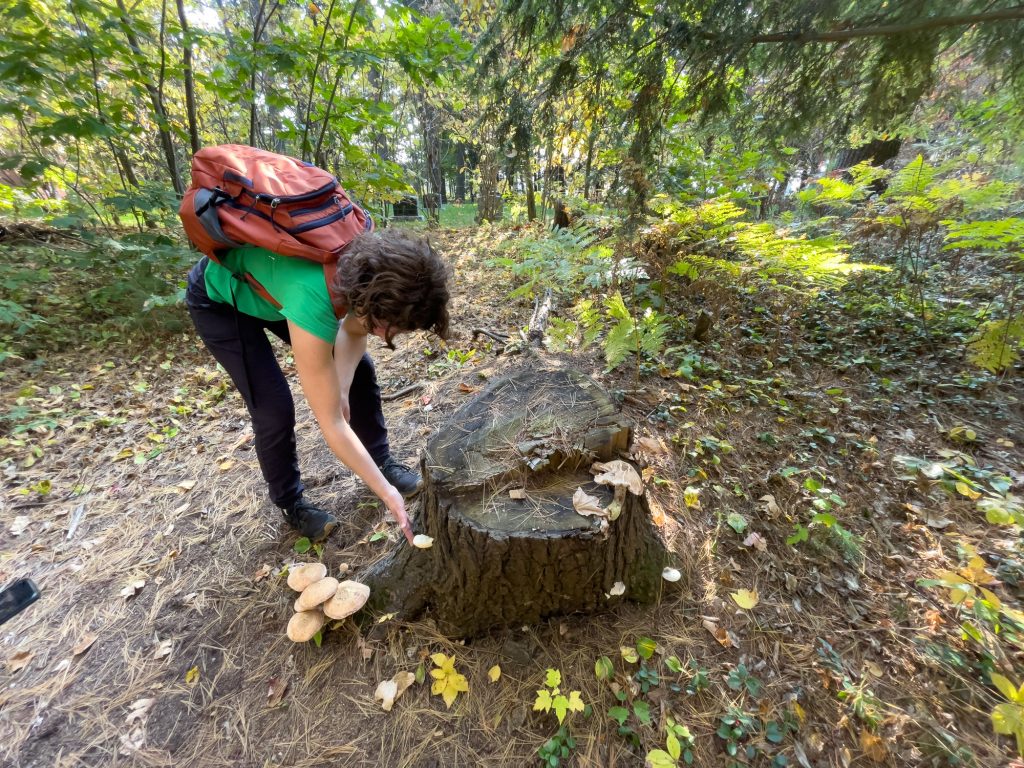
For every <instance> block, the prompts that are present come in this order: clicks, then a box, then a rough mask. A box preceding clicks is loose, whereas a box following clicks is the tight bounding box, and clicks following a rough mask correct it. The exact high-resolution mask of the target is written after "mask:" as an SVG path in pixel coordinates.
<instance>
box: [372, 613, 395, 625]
mask: <svg viewBox="0 0 1024 768" xmlns="http://www.w3.org/2000/svg"><path fill="white" fill-rule="evenodd" d="M397 615H398V614H397V613H385V614H384V615H383V616H380V617H379V618H378V619H377V623H378V624H383V623H384V622H385V621H391V620H392V619H393V618H395V616H397Z"/></svg>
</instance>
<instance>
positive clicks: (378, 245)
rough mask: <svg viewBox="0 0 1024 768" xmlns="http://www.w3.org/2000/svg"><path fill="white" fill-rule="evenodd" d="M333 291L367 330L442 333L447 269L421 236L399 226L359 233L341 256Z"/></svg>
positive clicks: (445, 325)
mask: <svg viewBox="0 0 1024 768" xmlns="http://www.w3.org/2000/svg"><path fill="white" fill-rule="evenodd" d="M333 288H334V292H335V294H336V295H337V296H338V297H339V298H341V297H343V298H344V299H345V301H346V303H347V304H348V309H349V311H350V312H353V313H354V314H355V315H356V317H359V318H361V319H363V320H364V321H365V322H366V326H367V328H369V329H371V330H372V329H373V328H374V327H384V328H386V329H387V332H386V336H387V338H386V339H385V341H386V343H387V345H388V346H389V347H391V348H392V349H394V346H393V345H392V343H391V340H392V339H393V338H394V337H395V336H396V335H397V334H399V333H402V332H404V331H417V330H424V331H433V332H434V333H436V334H437V335H438V336H440V337H441V338H442V339H445V338H447V337H448V299H449V292H448V269H447V267H446V266H445V264H444V262H443V261H441V257H440V256H439V255H438V254H437V251H435V250H434V249H433V248H432V247H431V245H430V242H429V241H428V240H427V239H426V238H422V237H416V236H415V235H412V234H410V233H408V232H406V231H404V230H401V229H385V230H384V231H383V232H380V233H377V234H370V233H367V234H365V235H360V236H359V237H357V238H356V239H355V240H353V241H352V244H351V245H350V246H349V247H348V248H346V249H345V252H344V253H342V254H341V259H340V260H339V261H338V271H337V273H336V274H335V276H334V286H333Z"/></svg>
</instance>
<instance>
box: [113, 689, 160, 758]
mask: <svg viewBox="0 0 1024 768" xmlns="http://www.w3.org/2000/svg"><path fill="white" fill-rule="evenodd" d="M155 701H156V699H152V698H147V699H139V700H138V701H136V702H135V703H134V704H132V705H131V707H129V709H128V716H127V717H126V718H125V723H126V724H127V725H128V726H129V729H128V733H123V734H121V746H122V747H124V749H125V750H126V751H127V752H129V753H130V752H138V751H139V750H140V749H142V748H143V747H144V746H145V744H146V720H147V719H148V717H149V710H150V709H152V708H153V703H154V702H155Z"/></svg>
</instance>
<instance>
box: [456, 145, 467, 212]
mask: <svg viewBox="0 0 1024 768" xmlns="http://www.w3.org/2000/svg"><path fill="white" fill-rule="evenodd" d="M455 167H456V171H455V202H457V203H464V202H466V145H465V144H464V143H463V142H461V141H460V142H459V143H458V144H456V145H455Z"/></svg>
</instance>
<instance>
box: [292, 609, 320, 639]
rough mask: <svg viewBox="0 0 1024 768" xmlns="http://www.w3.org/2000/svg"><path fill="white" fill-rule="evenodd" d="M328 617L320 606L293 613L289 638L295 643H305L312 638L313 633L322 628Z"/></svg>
mask: <svg viewBox="0 0 1024 768" xmlns="http://www.w3.org/2000/svg"><path fill="white" fill-rule="evenodd" d="M326 621H327V617H326V616H324V614H323V611H321V610H320V609H319V608H314V609H313V610H311V611H299V612H298V613H295V614H293V615H292V618H291V620H290V621H289V622H288V639H289V640H291V641H292V642H294V643H305V642H306V641H307V640H312V639H313V635H315V634H316V633H317V632H319V631H320V630H321V628H322V627H323V625H324V622H326Z"/></svg>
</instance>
